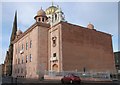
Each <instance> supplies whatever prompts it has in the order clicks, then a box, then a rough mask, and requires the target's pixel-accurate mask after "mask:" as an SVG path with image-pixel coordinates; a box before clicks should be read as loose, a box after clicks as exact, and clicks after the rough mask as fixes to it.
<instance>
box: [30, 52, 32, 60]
mask: <svg viewBox="0 0 120 85" xmlns="http://www.w3.org/2000/svg"><path fill="white" fill-rule="evenodd" d="M31 61H32V55H31V54H30V62H31Z"/></svg>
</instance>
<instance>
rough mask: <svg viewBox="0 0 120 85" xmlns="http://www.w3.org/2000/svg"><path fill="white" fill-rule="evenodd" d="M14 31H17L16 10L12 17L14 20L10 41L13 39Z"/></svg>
mask: <svg viewBox="0 0 120 85" xmlns="http://www.w3.org/2000/svg"><path fill="white" fill-rule="evenodd" d="M16 31H17V11H16V12H15V17H14V22H13V29H12V34H11V38H10V43H11V42H12V41H13V40H14V39H15V36H16Z"/></svg>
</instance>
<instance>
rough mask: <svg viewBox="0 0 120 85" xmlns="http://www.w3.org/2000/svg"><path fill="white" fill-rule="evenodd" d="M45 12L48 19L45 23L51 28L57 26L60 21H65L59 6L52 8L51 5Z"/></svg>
mask: <svg viewBox="0 0 120 85" xmlns="http://www.w3.org/2000/svg"><path fill="white" fill-rule="evenodd" d="M45 12H46V16H47V17H48V21H47V23H49V24H50V25H51V26H53V25H55V24H57V23H58V22H60V21H65V16H64V13H63V12H62V10H61V8H60V7H59V6H54V5H53V3H52V6H50V7H49V8H47V9H46V11H45Z"/></svg>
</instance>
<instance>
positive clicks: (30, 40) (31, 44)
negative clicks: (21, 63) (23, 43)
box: [30, 40, 32, 48]
mask: <svg viewBox="0 0 120 85" xmlns="http://www.w3.org/2000/svg"><path fill="white" fill-rule="evenodd" d="M31 47H32V40H30V48H31Z"/></svg>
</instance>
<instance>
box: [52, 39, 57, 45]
mask: <svg viewBox="0 0 120 85" xmlns="http://www.w3.org/2000/svg"><path fill="white" fill-rule="evenodd" d="M56 39H57V37H52V42H53V47H55V46H56Z"/></svg>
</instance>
